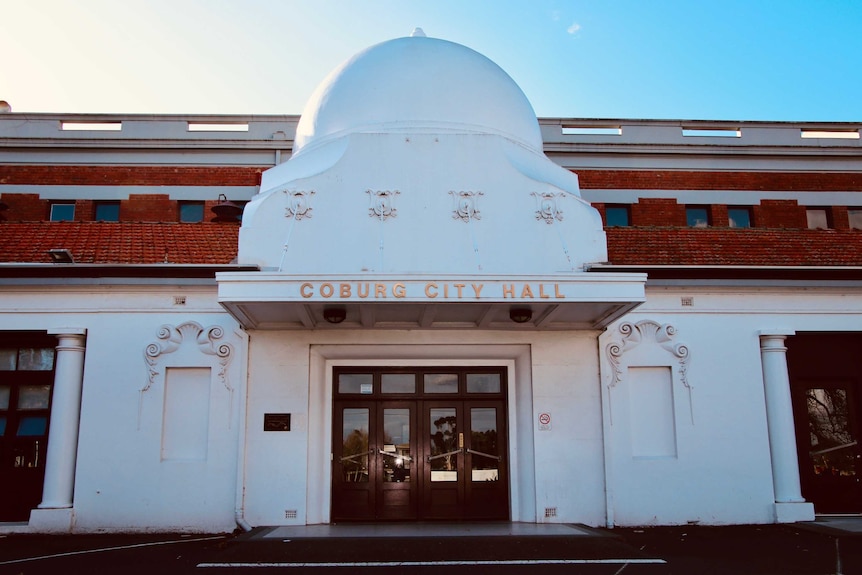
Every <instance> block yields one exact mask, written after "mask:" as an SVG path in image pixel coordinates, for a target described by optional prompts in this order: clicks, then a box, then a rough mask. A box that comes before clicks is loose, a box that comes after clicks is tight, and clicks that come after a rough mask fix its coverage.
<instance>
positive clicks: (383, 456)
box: [332, 402, 416, 521]
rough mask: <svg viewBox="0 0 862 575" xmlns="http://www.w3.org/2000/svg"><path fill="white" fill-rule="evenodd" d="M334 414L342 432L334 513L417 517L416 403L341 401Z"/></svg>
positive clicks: (369, 517)
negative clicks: (415, 469)
mask: <svg viewBox="0 0 862 575" xmlns="http://www.w3.org/2000/svg"><path fill="white" fill-rule="evenodd" d="M335 419H336V423H335V431H336V432H340V437H336V441H335V449H334V451H333V461H334V468H333V477H332V483H333V500H332V503H333V515H334V517H337V518H338V519H339V520H402V521H405V520H411V519H415V518H416V495H415V494H416V482H415V476H414V475H413V468H414V465H413V463H414V459H413V458H414V454H415V451H416V448H415V438H414V437H413V436H414V432H413V430H414V429H415V427H416V424H415V419H416V409H415V407H414V406H411V405H409V404H407V403H405V402H350V403H342V404H339V405H338V406H337V409H336V418H335ZM339 442H340V443H339Z"/></svg>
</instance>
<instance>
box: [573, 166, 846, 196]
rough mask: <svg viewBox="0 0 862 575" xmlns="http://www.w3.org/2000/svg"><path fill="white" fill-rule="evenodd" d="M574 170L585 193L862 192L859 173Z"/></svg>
mask: <svg viewBox="0 0 862 575" xmlns="http://www.w3.org/2000/svg"><path fill="white" fill-rule="evenodd" d="M573 171H574V172H575V173H577V174H578V178H579V181H580V186H581V188H583V189H585V190H613V189H622V190H751V191H755V190H756V191H760V190H764V191H801V192H821V191H824V192H825V191H830V192H831V191H848V192H858V191H862V173H855V172H852V173H846V172H839V173H821V172H692V171H672V170H581V169H577V170H573ZM740 203H744V202H742V201H741V202H740Z"/></svg>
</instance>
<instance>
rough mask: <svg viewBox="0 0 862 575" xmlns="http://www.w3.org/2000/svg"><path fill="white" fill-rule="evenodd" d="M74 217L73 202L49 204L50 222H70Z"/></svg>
mask: <svg viewBox="0 0 862 575" xmlns="http://www.w3.org/2000/svg"><path fill="white" fill-rule="evenodd" d="M74 219H75V204H51V217H50V220H51V221H52V222H71V221H73V220H74Z"/></svg>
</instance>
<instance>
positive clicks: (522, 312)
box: [509, 307, 533, 323]
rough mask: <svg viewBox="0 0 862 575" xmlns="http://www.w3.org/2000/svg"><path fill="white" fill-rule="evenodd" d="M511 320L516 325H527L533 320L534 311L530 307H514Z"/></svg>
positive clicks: (510, 315)
mask: <svg viewBox="0 0 862 575" xmlns="http://www.w3.org/2000/svg"><path fill="white" fill-rule="evenodd" d="M509 319H510V320H512V321H513V322H515V323H527V322H528V321H530V320H531V319H533V310H531V309H530V308H528V307H513V308H512V309H510V310H509Z"/></svg>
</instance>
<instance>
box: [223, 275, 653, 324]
mask: <svg viewBox="0 0 862 575" xmlns="http://www.w3.org/2000/svg"><path fill="white" fill-rule="evenodd" d="M645 279H646V276H645V275H643V274H598V273H591V274H578V275H577V276H576V277H572V276H571V275H558V276H527V277H517V276H506V277H502V276H478V275H476V276H448V277H441V276H412V277H409V278H406V277H394V276H378V277H368V276H352V277H350V276H326V275H319V276H302V277H300V276H294V275H288V274H282V273H251V274H249V273H241V272H228V273H220V274H218V281H219V299H220V301H221V303H222V305H224V306H225V308H227V309H228V310H229V311H230V313H231V314H232V315H233V316H234V317H236V318H237V320H238V321H239V322H240V323H241V324H242V325H243V326H244V327H246V328H253V329H318V328H322V329H329V328H392V329H416V328H428V329H434V328H437V329H471V328H479V329H523V328H533V329H537V328H538V329H549V330H552V329H596V328H603V327H604V326H606V325H607V324H608V323H610V322H611V321H613V320H614V319H616V318H618V317H620V316H621V315H623V314H625V313H626V312H628V311H629V310H631V309H632V308H634V307H635V306H637V305H638V304H640V303H641V302H643V301H644V288H643V286H644V281H645Z"/></svg>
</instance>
